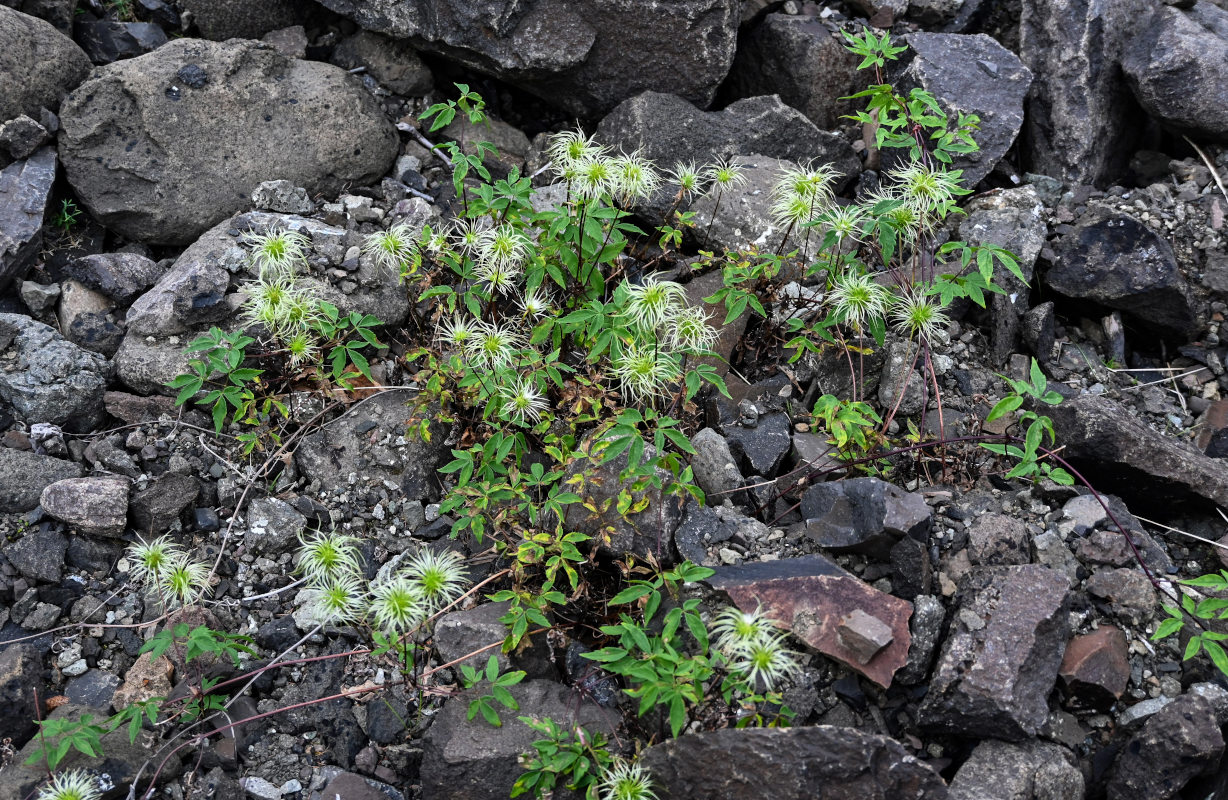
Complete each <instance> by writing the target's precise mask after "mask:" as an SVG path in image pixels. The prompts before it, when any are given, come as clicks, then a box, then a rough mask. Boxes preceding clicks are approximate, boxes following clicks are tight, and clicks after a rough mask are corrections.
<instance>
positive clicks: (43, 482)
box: [0, 447, 85, 514]
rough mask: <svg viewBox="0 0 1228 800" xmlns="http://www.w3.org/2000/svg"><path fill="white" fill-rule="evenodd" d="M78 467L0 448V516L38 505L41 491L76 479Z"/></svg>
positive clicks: (49, 458) (24, 510) (81, 472)
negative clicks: (61, 482) (52, 485)
mask: <svg viewBox="0 0 1228 800" xmlns="http://www.w3.org/2000/svg"><path fill="white" fill-rule="evenodd" d="M84 472H85V470H84V469H83V468H82V467H81V465H80V464H74V463H73V462H71V461H63V460H61V459H58V458H52V457H51V456H44V455H38V454H37V453H31V452H27V451H23V450H12V449H10V448H7V447H0V513H5V514H14V513H15V514H20V513H23V512H26V511H29V510H30V509H32V508H34V507H35V506H37V505H38V501H39V497H40V496H41V495H42V493H43V489H44V488H46V487H47V486H49V485H50V484H53V483H55V482H56V481H60V480H64V479H67V478H79V477H81V475H82V474H84Z"/></svg>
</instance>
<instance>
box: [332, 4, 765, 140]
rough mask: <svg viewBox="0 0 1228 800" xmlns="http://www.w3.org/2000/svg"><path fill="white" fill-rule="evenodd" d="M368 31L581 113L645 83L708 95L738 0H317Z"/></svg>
mask: <svg viewBox="0 0 1228 800" xmlns="http://www.w3.org/2000/svg"><path fill="white" fill-rule="evenodd" d="M321 2H322V3H323V4H324V5H325V6H327V7H328V8H331V9H332V10H333V11H337V12H339V13H341V14H345V15H346V16H347V17H350V18H351V19H353V20H354V21H355V22H357V23H358V24H359V25H361V26H362V27H364V28H366V29H367V30H371V31H375V32H376V33H383V34H387V35H389V36H393V37H396V38H401V39H408V40H409V41H410V42H411V43H412V44H413V45H414V47H416V48H418V49H420V50H425V51H429V52H434V53H438V54H440V55H443V56H447V57H448V58H450V59H453V60H455V61H459V62H461V63H463V64H466V65H468V66H470V67H473V68H474V69H477V70H479V71H481V72H485V73H487V74H489V75H493V76H494V77H496V78H499V79H500V80H504V81H507V82H508V83H511V84H513V85H516V86H519V87H521V88H523V89H527V90H528V91H530V92H533V93H534V94H537V95H539V96H541V97H544V98H546V99H547V100H549V101H550V102H552V103H556V104H558V105H560V106H562V107H563V108H565V109H566V110H567V111H569V112H571V113H573V114H577V115H579V116H585V117H589V116H595V115H598V114H604V113H605V112H607V111H609V110H610V109H611V108H613V107H614V106H616V105H618V104H619V103H620V102H622V101H623V100H626V99H627V98H628V97H633V96H635V95H636V94H639V93H640V92H642V91H645V90H652V91H658V92H671V93H673V94H677V95H681V96H682V97H685V98H686V99H688V100H690V101H691V102H694V103H696V104H698V105H701V106H706V105H708V103H710V102H712V98H713V97H714V96H715V94H716V88H717V86H718V85H720V82H721V81H722V80H723V79H724V78H725V75H726V73H728V71H729V65H730V64H731V63H732V62H733V54H734V48H735V45H736V44H737V27H738V19H739V14H740V10H741V3H739V2H736V0H673V2H670V3H660V2H656V1H655V0H627V2H619V3H612V2H600V3H574V2H570V0H526V1H525V2H508V1H507V0H479V1H478V2H474V1H473V0H408V1H407V0H321Z"/></svg>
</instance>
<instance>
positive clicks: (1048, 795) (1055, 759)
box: [951, 739, 1083, 800]
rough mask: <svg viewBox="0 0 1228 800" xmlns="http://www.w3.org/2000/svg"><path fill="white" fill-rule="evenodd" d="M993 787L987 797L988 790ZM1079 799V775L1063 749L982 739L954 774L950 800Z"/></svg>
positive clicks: (1030, 742)
mask: <svg viewBox="0 0 1228 800" xmlns="http://www.w3.org/2000/svg"><path fill="white" fill-rule="evenodd" d="M991 786H992V787H993V790H992V793H991V794H987V790H988V787H991ZM986 796H990V797H995V798H1002V800H1083V774H1082V773H1080V772H1079V768H1078V767H1077V766H1075V758H1074V756H1072V755H1071V754H1070V752H1069V751H1067V750H1066V749H1065V748H1063V747H1061V746H1059V745H1056V744H1052V743H1050V742H1042V741H1029V742H1021V743H1019V744H1010V743H1008V742H999V741H996V740H994V739H986V740H985V741H983V742H981V743H980V744H978V745H977V746H976V749H975V750H973V751H972V755H971V756H970V757H969V758H968V760H967V761H965V762H964V765H963V766H962V767H960V768H959V772H957V773H955V778H954V779H952V781H951V800H981V799H982V798H984V797H986Z"/></svg>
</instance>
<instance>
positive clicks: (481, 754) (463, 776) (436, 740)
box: [421, 679, 612, 800]
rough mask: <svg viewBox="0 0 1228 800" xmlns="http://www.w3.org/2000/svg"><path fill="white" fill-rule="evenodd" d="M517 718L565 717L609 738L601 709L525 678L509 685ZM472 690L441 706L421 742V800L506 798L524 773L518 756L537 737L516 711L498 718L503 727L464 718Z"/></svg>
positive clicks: (559, 687) (557, 686) (559, 688)
mask: <svg viewBox="0 0 1228 800" xmlns="http://www.w3.org/2000/svg"><path fill="white" fill-rule="evenodd" d="M512 695H513V696H514V697H515V698H516V700H517V702H518V703H519V704H520V713H519V716H527V717H532V718H534V719H543V718H546V717H549V718H551V719H554V720H561V719H567V720H569V724H572V725H578V726H583V727H584V728H586V729H587V730H589V731H591V732H593V733H598V732H600V733H604V734H607V735H608V734H610V733H611V732H612V730H611V724H612V719H611V718H610V717H609V716H608V714H607V713H606V712H604V711H603V710H602V709H601V708H599V707H598V706H596V705H593V704H591V703H586V702H583V701H579V702H577V700H576V699H575V697H574V696H573V695H572V693H571V690H570V689H568V688H567V687H565V686H563V685H561V684H559V683H555V682H554V681H549V680H542V679H538V680H527V681H524V682H523V683H520V684H517V685H516V686H514V687H512ZM470 699H472V692H471V691H470V692H462V693H460V694H458V695H456V696H454V697H452V698H451V699H450V700H449V701H448V702H447V703H445V704H444V707H443V711H441V712H440V713H439V715H438V716H437V717H436V718H435V721H434V722H433V723H432V724H431V727H430V728H429V729H428V730H427V732H426V736H425V737H423V740H422V751H423V752H422V770H421V780H422V795H421V796H422V800H505V798H506V797H507V796H508V794H509V793H510V792H511V789H512V784H513V783H515V781H516V778H518V777H519V776H520V774H521V773H522V772H523V767H522V766H521V765H520V763H519V759H520V755H521V754H522V753H525V752H531V751H532V749H533V748H532V744H533V742H534V741H535V740H536V739H539V738H541V734H539V733H537V732H536V731H534V730H533V729H532V728H530V727H529V726H527V725H525V724H524V723H523V722H520V721H519V720H518V719H516V717H517V716H518V715H517V714H516V713H515V712H507V711H505V712H504V713H502V714H501V715H500V716H501V717H502V719H503V727H501V728H495V727H492V726H491V725H490V724H488V723H487V722H485V721H484V720H482V719H476V720H474V721H472V722H470V721H468V720H466V719H465V717H466V714H467V712H468V706H469V700H470Z"/></svg>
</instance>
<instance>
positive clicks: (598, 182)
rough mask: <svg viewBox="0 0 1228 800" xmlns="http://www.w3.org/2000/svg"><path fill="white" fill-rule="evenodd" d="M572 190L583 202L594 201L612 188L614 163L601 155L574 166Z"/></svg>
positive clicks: (578, 162)
mask: <svg viewBox="0 0 1228 800" xmlns="http://www.w3.org/2000/svg"><path fill="white" fill-rule="evenodd" d="M575 170H576V174H575V178H574V179H573V180H572V188H573V189H574V190H575V192H576V194H577V195H579V196H580V197H581V198H583V199H585V200H595V199H597V198H598V197H601V196H602V195H605V194H608V193H610V191H611V190H612V189H613V188H614V177H615V174H614V162H613V160H612V159H609V158H605V157H604V156H601V155H596V156H591V157H589V158H586V159H584V160H583V161H577V162H576V164H575Z"/></svg>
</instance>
